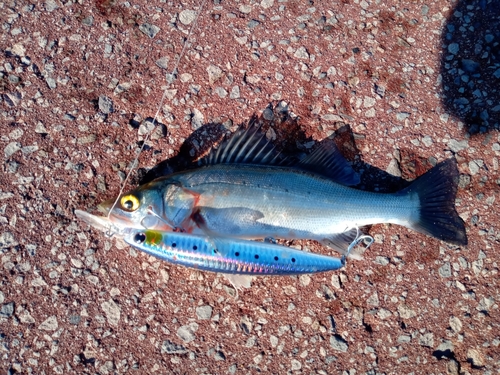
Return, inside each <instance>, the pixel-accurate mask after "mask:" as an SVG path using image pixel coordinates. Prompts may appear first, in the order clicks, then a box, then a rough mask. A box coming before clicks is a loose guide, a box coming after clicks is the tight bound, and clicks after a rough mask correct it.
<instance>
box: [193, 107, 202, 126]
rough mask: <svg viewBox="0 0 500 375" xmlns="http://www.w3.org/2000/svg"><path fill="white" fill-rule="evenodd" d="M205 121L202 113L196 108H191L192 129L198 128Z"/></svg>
mask: <svg viewBox="0 0 500 375" xmlns="http://www.w3.org/2000/svg"><path fill="white" fill-rule="evenodd" d="M204 122H205V117H204V116H203V113H202V112H201V111H200V110H199V109H196V108H193V109H192V110H191V126H192V128H193V130H196V129H199V128H200V127H201V126H202V125H203V123H204Z"/></svg>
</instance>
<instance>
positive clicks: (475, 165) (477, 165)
mask: <svg viewBox="0 0 500 375" xmlns="http://www.w3.org/2000/svg"><path fill="white" fill-rule="evenodd" d="M483 165H484V161H482V160H481V159H476V160H471V161H470V162H469V171H470V174H471V175H473V176H474V175H475V174H477V173H478V172H479V169H481V168H482V166H483Z"/></svg>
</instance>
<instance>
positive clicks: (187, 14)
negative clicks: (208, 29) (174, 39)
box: [179, 9, 196, 25]
mask: <svg viewBox="0 0 500 375" xmlns="http://www.w3.org/2000/svg"><path fill="white" fill-rule="evenodd" d="M195 19H196V11H195V10H191V9H185V10H183V11H182V12H180V14H179V21H181V23H182V24H183V25H190V24H191V23H192V22H193V21H194V20H195Z"/></svg>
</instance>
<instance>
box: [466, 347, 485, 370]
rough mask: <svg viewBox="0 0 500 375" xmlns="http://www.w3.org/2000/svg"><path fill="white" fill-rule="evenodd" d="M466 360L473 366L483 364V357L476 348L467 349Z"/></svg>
mask: <svg viewBox="0 0 500 375" xmlns="http://www.w3.org/2000/svg"><path fill="white" fill-rule="evenodd" d="M467 362H470V363H472V365H473V366H475V367H483V366H484V358H483V356H482V354H481V352H480V351H479V350H477V349H469V350H467Z"/></svg>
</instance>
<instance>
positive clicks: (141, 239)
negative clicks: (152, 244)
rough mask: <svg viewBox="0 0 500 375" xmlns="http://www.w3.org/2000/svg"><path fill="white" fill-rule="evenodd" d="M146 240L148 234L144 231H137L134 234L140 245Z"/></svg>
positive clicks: (136, 241) (135, 240)
mask: <svg viewBox="0 0 500 375" xmlns="http://www.w3.org/2000/svg"><path fill="white" fill-rule="evenodd" d="M144 241H146V235H145V234H144V233H137V234H136V235H135V236H134V242H135V243H136V244H138V245H141V244H142V243H143V242H144Z"/></svg>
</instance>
